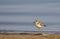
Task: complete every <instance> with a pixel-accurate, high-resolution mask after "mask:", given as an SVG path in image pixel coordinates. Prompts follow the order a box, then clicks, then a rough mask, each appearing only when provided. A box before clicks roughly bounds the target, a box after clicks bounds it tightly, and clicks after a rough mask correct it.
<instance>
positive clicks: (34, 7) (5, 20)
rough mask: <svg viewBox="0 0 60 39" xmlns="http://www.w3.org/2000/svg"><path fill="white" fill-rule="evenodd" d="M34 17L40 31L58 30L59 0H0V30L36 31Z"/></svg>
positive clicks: (59, 23)
mask: <svg viewBox="0 0 60 39" xmlns="http://www.w3.org/2000/svg"><path fill="white" fill-rule="evenodd" d="M35 18H38V19H39V20H40V21H41V22H43V23H44V24H46V25H47V26H46V27H44V28H41V30H42V31H60V0H0V30H19V31H38V28H36V27H35V26H34V24H33V21H34V19H35Z"/></svg>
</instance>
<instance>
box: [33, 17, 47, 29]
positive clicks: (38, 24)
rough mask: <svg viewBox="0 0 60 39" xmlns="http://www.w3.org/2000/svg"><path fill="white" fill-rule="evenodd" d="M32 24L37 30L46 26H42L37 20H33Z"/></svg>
mask: <svg viewBox="0 0 60 39" xmlns="http://www.w3.org/2000/svg"><path fill="white" fill-rule="evenodd" d="M33 23H34V25H35V26H36V27H37V28H39V29H40V28H42V27H45V26H46V25H45V24H43V23H42V22H41V21H39V20H38V18H37V19H35V20H34V21H33Z"/></svg>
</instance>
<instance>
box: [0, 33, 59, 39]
mask: <svg viewBox="0 0 60 39" xmlns="http://www.w3.org/2000/svg"><path fill="white" fill-rule="evenodd" d="M0 39H60V34H42V33H38V34H34V33H0Z"/></svg>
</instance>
